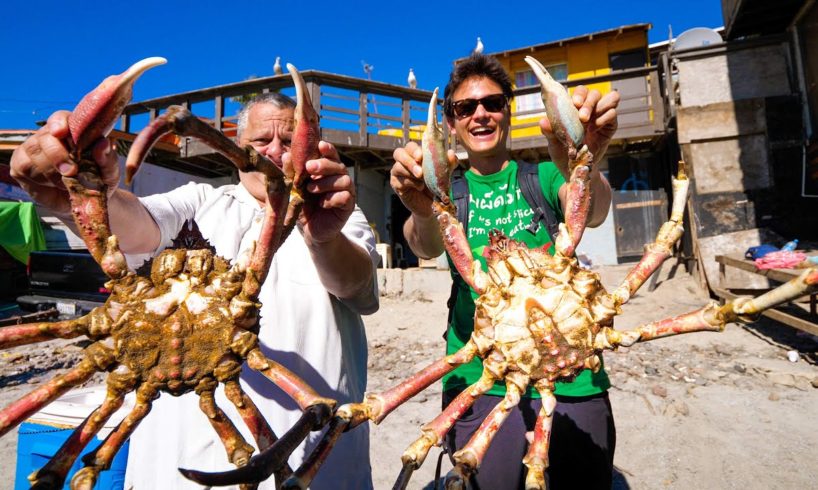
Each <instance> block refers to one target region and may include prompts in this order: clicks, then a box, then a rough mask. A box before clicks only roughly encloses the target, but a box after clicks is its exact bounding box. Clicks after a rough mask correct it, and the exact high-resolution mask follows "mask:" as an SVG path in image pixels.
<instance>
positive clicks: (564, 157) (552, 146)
mask: <svg viewBox="0 0 818 490" xmlns="http://www.w3.org/2000/svg"><path fill="white" fill-rule="evenodd" d="M571 101H572V102H573V103H574V106H575V107H576V108H577V109H578V110H579V120H580V122H582V124H583V126H584V127H585V144H586V145H587V146H588V150H589V151H590V152H591V154H592V155H593V156H594V159H595V160H597V161H599V160H600V159H601V158H602V156H603V155H604V154H605V151H606V150H607V149H608V144H609V143H610V142H611V139H612V138H613V135H614V133H616V128H617V127H618V122H617V115H616V108H617V106H618V105H619V92H616V91H611V92H608V93H607V94H605V96H604V97H603V96H602V94H600V92H599V91H598V90H596V89H594V90H588V87H586V86H584V85H579V86H577V87H576V88H575V89H574V92H573V94H571ZM540 130H541V131H542V133H543V135H545V137H546V138H547V139H548V152H549V154H550V155H551V159H552V160H553V161H554V163H556V164H557V166H559V167H560V169H561V170H564V169H567V164H568V148H566V147H565V146H564V145H563V144H562V143H561V142H560V141H558V140H557V138H556V136H555V135H554V131H553V129H552V127H551V122H550V121H549V120H548V118H547V117H543V118H542V119H540ZM563 173H566V172H563Z"/></svg>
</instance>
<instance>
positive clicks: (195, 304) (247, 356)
mask: <svg viewBox="0 0 818 490" xmlns="http://www.w3.org/2000/svg"><path fill="white" fill-rule="evenodd" d="M163 63H165V60H164V59H163V58H148V59H145V60H143V61H140V62H138V63H136V64H135V65H133V66H132V67H131V68H129V69H128V70H127V71H125V72H124V73H122V74H121V75H117V76H112V77H109V78H107V79H106V80H105V81H103V82H102V84H101V85H99V86H98V87H97V88H96V89H95V90H94V91H92V92H91V93H89V94H88V95H86V96H85V98H83V100H82V101H80V103H79V105H78V106H77V107H76V108H75V109H74V111H73V113H72V114H71V115H70V116H69V129H70V137H69V138H68V140H67V141H66V144H67V145H68V148H69V149H70V154H71V156H70V158H71V160H72V162H73V163H75V164H76V165H77V166H78V168H79V171H78V173H77V174H76V175H75V176H72V177H63V183H64V185H65V187H66V189H67V190H68V193H69V195H70V202H71V212H72V215H73V217H74V220H75V222H76V225H77V229H78V230H79V233H80V235H81V236H82V238H83V239H84V241H85V243H86V244H87V246H88V249H89V250H90V251H91V253H92V255H93V257H94V258H95V259H96V261H97V262H98V263H99V264H100V265H101V266H102V269H103V270H104V271H105V273H106V274H107V275H108V276H109V277H110V278H111V280H110V281H109V282H108V283H107V287H108V288H109V289H110V291H111V295H110V297H109V299H108V300H107V301H106V302H105V304H104V305H103V306H101V307H98V308H95V309H94V310H93V311H92V312H91V313H89V314H88V315H86V316H83V317H80V318H76V319H71V320H65V321H59V322H54V323H32V324H26V325H17V326H10V327H5V328H2V329H0V348H9V347H14V346H19V345H24V344H30V343H34V342H40V341H44V340H49V339H53V338H73V337H78V336H86V337H87V338H89V339H90V340H91V341H92V342H93V343H91V345H89V346H88V347H87V348H86V349H85V358H84V359H83V360H82V361H81V362H80V363H79V365H77V366H76V367H74V368H73V369H71V370H70V371H68V372H67V373H65V374H62V375H59V376H57V377H55V378H54V379H52V380H50V381H48V382H46V383H45V384H43V385H42V386H40V387H38V388H37V389H35V390H34V391H32V392H30V393H28V394H27V395H25V396H23V397H22V398H20V399H19V400H17V401H15V402H13V403H12V404H10V405H8V406H7V407H5V408H3V409H2V411H0V436H2V435H3V434H5V433H7V432H8V431H9V430H11V429H13V428H14V427H15V426H17V425H18V424H19V423H20V422H22V421H23V420H25V419H26V418H27V417H29V416H30V415H32V414H33V413H35V412H37V411H38V410H39V409H40V408H42V407H43V406H45V405H46V404H48V403H50V402H52V401H53V400H55V399H56V398H58V397H59V396H60V395H62V394H64V393H65V392H67V391H68V390H70V389H71V388H72V387H74V386H77V385H79V384H81V383H83V382H84V381H86V380H88V379H89V378H90V377H91V376H92V375H93V374H94V373H95V372H97V371H107V372H108V375H107V393H106V396H105V399H104V401H103V403H102V405H101V406H100V407H99V408H97V409H96V410H94V411H93V412H92V413H91V414H90V415H89V416H88V418H87V419H85V421H84V422H83V423H82V424H81V425H80V426H79V427H77V429H76V430H74V431H73V433H72V434H71V436H70V437H69V438H68V440H67V441H66V442H65V444H64V445H63V446H62V447H61V448H60V449H59V450H58V452H57V453H56V455H55V456H54V457H53V458H52V459H51V460H50V461H49V462H48V463H47V464H46V465H45V466H44V467H42V468H40V469H39V470H37V471H35V472H34V473H33V474H32V475H31V476H30V477H29V479H30V480H31V482H32V485H33V486H36V487H37V488H54V489H56V488H62V486H63V482H64V480H65V478H66V475H67V473H68V471H69V470H70V468H71V466H72V464H73V463H74V460H75V459H76V458H77V456H78V454H79V453H80V452H81V451H82V450H83V448H84V447H85V446H86V445H87V444H88V443H89V442H90V440H91V439H93V438H94V437H95V435H96V433H97V432H98V431H99V430H100V428H101V427H102V426H103V424H104V423H105V422H106V420H107V419H108V418H109V417H110V416H111V415H112V414H113V413H114V412H116V410H117V409H119V408H120V407H121V406H122V404H123V400H124V397H125V395H126V394H127V393H129V392H132V391H135V392H136V401H135V406H134V408H133V410H131V411H130V413H128V414H127V415H126V416H125V418H124V420H123V421H122V422H121V423H120V424H119V425H118V426H117V427H116V428H115V429H114V430H113V431H112V432H111V434H110V435H109V436H108V437H107V438H106V439H105V440H104V441H103V443H102V444H101V445H100V446H99V447H98V448H97V449H96V450H94V451H92V452H91V453H89V454H88V455H86V456H85V458H84V463H85V466H84V468H83V469H82V470H80V471H79V472H78V473H77V474H76V475H75V476H74V478H73V479H72V481H71V487H72V488H73V489H80V488H82V489H90V488H92V487H93V486H94V484H95V481H96V479H97V477H98V475H99V472H100V471H103V470H105V469H107V468H108V467H109V466H110V464H111V461H112V459H113V457H114V456H115V455H116V453H117V451H118V450H119V448H120V447H121V446H122V444H123V443H124V442H125V441H126V440H127V439H128V437H129V436H130V434H131V433H132V432H133V430H135V429H136V427H137V425H138V424H139V422H140V420H141V419H142V418H143V417H145V416H146V415H147V414H148V412H149V411H150V409H151V403H152V401H153V400H154V399H155V398H156V397H158V396H159V395H160V394H161V393H162V392H166V393H170V394H171V395H174V396H178V395H181V394H184V393H187V392H190V391H195V392H196V393H197V394H198V395H199V397H200V407H201V409H202V411H203V412H204V414H203V416H206V417H207V419H208V420H209V421H210V423H211V424H212V426H213V428H214V430H215V431H216V432H217V433H218V435H219V437H220V438H221V440H222V441H223V443H224V446H225V449H226V450H227V455H228V458H229V460H230V461H231V462H232V463H233V464H235V465H237V466H242V465H245V464H246V463H247V462H248V461H249V460H250V455H251V453H252V452H253V450H254V448H253V446H251V445H249V444H248V443H247V442H246V441H245V440H244V438H243V437H242V436H241V434H240V433H239V431H238V430H237V429H236V427H235V425H234V424H233V422H232V421H230V420H229V419H228V418H227V417H226V416H225V414H224V412H222V410H221V409H220V408H219V407H218V406H217V405H216V403H215V401H214V396H213V393H214V390H215V389H216V387H217V386H218V384H219V383H223V384H224V386H225V392H226V394H227V397H228V398H229V399H230V401H231V402H232V403H233V404H235V406H236V408H237V409H238V412H239V413H240V414H241V417H242V418H243V420H244V423H245V424H247V426H248V428H249V429H250V432H251V433H252V434H253V437H254V438H255V440H256V444H257V445H258V447H259V448H260V449H262V450H263V449H266V448H269V447H271V446H272V445H273V443H274V442H276V440H277V439H276V436H275V435H274V434H273V431H272V429H271V428H270V426H269V424H268V423H267V421H266V420H265V419H264V417H263V416H262V414H261V413H259V411H258V410H257V408H256V407H255V405H254V404H253V402H252V400H251V399H250V398H249V397H248V396H247V395H246V394H245V393H244V392H243V390H242V388H241V387H240V385H239V382H238V377H239V373H240V372H241V367H242V364H243V363H245V362H247V364H248V365H249V366H250V367H252V368H253V369H256V370H258V371H260V372H261V373H263V374H264V375H265V376H267V377H268V378H269V379H270V380H271V381H272V382H273V383H275V384H276V385H278V386H279V387H280V388H281V389H283V390H284V391H285V392H287V393H288V394H290V395H291V396H292V397H293V399H294V400H295V401H296V402H297V403H298V404H299V406H300V407H301V408H302V409H303V410H304V416H303V417H302V419H301V420H300V421H299V422H298V424H297V425H296V426H295V427H294V428H293V429H292V430H291V431H289V432H288V433H287V434H285V435H284V436H283V437H282V439H280V440H278V444H276V446H278V447H280V448H282V450H287V448H289V451H292V449H293V448H294V447H295V446H297V445H298V444H299V443H300V441H301V440H302V439H303V438H304V437H305V436H306V434H307V433H309V431H310V430H311V429H312V428H313V426H316V425H318V426H320V425H323V424H324V423H325V422H326V420H328V419H329V417H330V415H331V413H332V410H333V408H334V407H335V401H334V400H330V399H326V398H322V397H320V396H319V395H318V394H317V393H316V392H315V391H314V390H312V389H311V388H310V387H309V386H307V385H306V383H304V382H303V381H302V380H301V379H299V378H298V376H297V375H295V374H294V373H292V372H290V371H288V370H287V369H286V368H284V367H283V366H281V365H280V364H278V363H276V362H274V361H272V360H270V359H268V358H267V357H265V356H264V354H262V352H261V350H260V349H259V345H258V337H257V335H256V334H257V333H258V328H259V323H258V322H259V316H258V312H259V306H260V304H259V303H258V294H259V290H260V288H261V284H262V283H263V282H264V279H265V277H266V274H267V270H268V268H269V266H270V262H271V260H272V257H273V255H274V254H275V252H276V250H277V249H278V247H279V245H280V244H281V243H282V242H283V241H284V240H285V238H286V237H287V236H288V234H289V233H290V231H291V230H292V229H293V226H294V225H295V222H296V218H297V216H298V215H299V212H300V209H301V206H302V205H303V198H302V192H303V186H304V181H305V176H306V172H305V166H306V161H307V160H309V159H312V158H315V155H317V153H318V146H317V143H318V142H317V139H316V135H317V134H318V133H317V131H318V127H317V124H318V119H317V117H316V114H315V111H314V110H313V109H312V106H311V103H310V100H309V97H308V96H307V94H306V92H305V86H304V82H303V80H302V79H301V76H300V75H299V74H298V72H297V70H295V68H294V67H292V66H289V65H288V66H289V68H290V72H291V73H292V75H293V80H294V83H295V85H296V91H297V93H298V106H297V107H296V111H295V113H296V116H295V119H296V127H295V129H294V135H293V141H292V156H293V158H292V165H291V166H288V167H287V168H285V169H283V171H282V170H281V169H279V168H278V167H276V165H275V164H273V163H272V162H271V161H269V160H267V159H266V158H264V157H263V156H262V155H260V154H258V153H257V152H256V151H255V150H253V149H252V148H250V147H248V148H244V149H243V148H239V147H238V146H236V145H235V144H234V143H233V142H232V141H231V140H230V139H228V138H226V137H225V136H224V135H222V133H220V132H219V131H217V130H215V129H214V128H212V127H211V126H209V125H207V124H206V123H204V122H202V121H201V120H200V119H198V118H196V117H195V116H192V115H191V114H190V112H189V111H187V110H186V109H184V108H182V107H178V106H174V107H171V108H169V109H168V111H167V112H166V113H164V114H163V115H161V116H160V117H158V118H157V119H155V120H154V121H153V122H152V123H151V124H149V125H148V127H146V129H145V130H143V132H141V133H140V135H139V136H138V137H137V139H136V140H135V141H134V144H133V147H132V148H131V152H130V153H129V156H128V161H127V163H126V169H127V172H126V173H127V179H128V180H130V178H131V177H132V176H133V174H134V173H135V172H136V170H137V168H138V166H139V165H140V162H141V161H142V160H143V158H144V156H145V155H146V154H147V152H148V150H149V149H150V147H151V146H152V145H153V144H154V143H155V142H156V141H157V140H158V139H159V138H160V137H161V136H162V135H163V134H165V133H167V132H168V131H174V132H176V133H179V134H183V135H187V136H197V137H199V138H202V139H203V140H204V141H205V142H206V143H208V144H210V145H211V146H213V147H214V148H216V149H217V150H218V151H220V152H221V153H223V154H224V155H225V156H226V157H228V158H229V159H230V160H231V161H232V162H233V163H234V164H235V165H236V166H237V167H238V168H239V169H240V170H242V171H259V172H262V173H263V174H264V176H265V182H266V192H267V197H268V200H267V206H266V214H265V221H264V224H263V225H262V229H261V233H260V236H259V238H258V240H257V242H256V244H255V246H254V248H253V250H251V251H248V252H247V253H245V254H244V255H242V256H241V257H240V258H239V259H238V260H237V261H236V263H234V264H232V265H231V264H230V263H228V262H227V261H226V260H224V259H222V258H221V257H218V256H217V255H215V253H214V251H213V250H212V248H209V247H207V246H204V247H197V248H171V249H167V250H165V251H163V252H161V253H160V254H159V255H158V256H156V257H155V258H154V259H153V262H152V265H151V268H150V273H149V275H147V276H140V275H137V274H136V273H135V272H134V271H132V270H130V269H129V268H128V265H127V263H126V261H125V257H124V255H123V254H122V252H121V251H120V248H119V244H118V241H117V238H116V236H115V235H112V234H111V231H110V226H109V221H108V210H107V199H108V194H107V186H106V185H105V183H104V182H103V181H102V179H101V177H100V170H99V167H98V166H97V164H96V163H95V162H94V161H93V159H92V157H91V156H90V155H89V150H90V147H91V146H92V145H93V144H94V143H95V142H96V141H97V140H98V139H99V138H102V137H105V136H107V135H108V133H109V132H110V130H111V129H112V128H113V125H114V123H115V122H116V119H117V118H118V117H119V115H120V113H121V112H122V109H123V108H124V107H125V105H126V104H127V103H128V102H129V100H130V98H131V93H132V87H133V83H134V81H135V80H136V78H137V77H139V76H140V75H141V74H142V73H143V72H144V71H145V70H147V69H148V68H151V67H153V66H156V65H160V64H163ZM305 113H306V117H305V116H304V114H305ZM175 245H177V244H175ZM275 472H276V476H277V478H283V477H285V476H287V475H288V474H289V472H290V470H289V468H288V467H287V466H286V462H285V463H282V464H280V465H278V466H277V467H276V468H275Z"/></svg>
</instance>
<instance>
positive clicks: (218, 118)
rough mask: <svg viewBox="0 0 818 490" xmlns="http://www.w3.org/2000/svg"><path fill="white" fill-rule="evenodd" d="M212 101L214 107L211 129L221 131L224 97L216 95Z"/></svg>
mask: <svg viewBox="0 0 818 490" xmlns="http://www.w3.org/2000/svg"><path fill="white" fill-rule="evenodd" d="M213 101H214V102H215V104H216V107H215V108H214V109H213V127H215V128H216V129H218V130H219V131H221V130H222V118H223V117H224V97H222V96H221V95H217V96H216V97H215V98H214V99H213Z"/></svg>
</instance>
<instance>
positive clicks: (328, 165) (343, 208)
mask: <svg viewBox="0 0 818 490" xmlns="http://www.w3.org/2000/svg"><path fill="white" fill-rule="evenodd" d="M318 151H319V153H320V154H321V158H318V159H315V160H308V161H307V173H308V174H309V180H308V181H307V184H306V190H307V193H308V194H310V195H311V196H305V200H304V208H303V211H302V213H301V216H300V217H299V226H300V228H301V230H302V232H303V234H304V239H305V240H306V241H307V243H323V242H328V241H330V240H332V239H334V238H336V237H337V236H339V235H340V233H341V229H342V228H343V227H344V224H346V222H347V219H349V216H350V215H351V214H352V211H353V210H354V209H355V184H354V182H353V181H352V178H351V177H350V176H349V174H348V173H347V170H346V165H344V164H343V163H342V162H341V158H340V157H339V156H338V151H337V150H336V149H335V147H334V146H333V145H331V144H330V143H327V142H326V141H321V142H319V143H318ZM291 158H292V155H291V154H290V153H289V152H287V153H285V154H284V155H282V160H283V161H284V165H285V166H286V165H289V164H290V161H291V160H290V159H291Z"/></svg>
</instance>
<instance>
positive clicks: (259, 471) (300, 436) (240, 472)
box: [179, 348, 336, 486]
mask: <svg viewBox="0 0 818 490" xmlns="http://www.w3.org/2000/svg"><path fill="white" fill-rule="evenodd" d="M247 365H248V366H250V367H251V368H252V369H255V370H256V371H258V372H260V373H261V374H263V375H264V376H265V377H267V378H268V379H269V380H270V381H272V382H273V383H274V384H275V385H276V386H278V387H279V388H281V389H282V390H283V391H284V392H285V393H287V394H288V395H289V396H290V397H291V398H292V399H293V400H294V401H295V402H296V403H297V404H298V406H299V407H300V408H301V410H302V411H303V412H304V413H303V415H302V416H301V418H300V419H299V420H298V422H296V424H295V425H294V426H293V427H292V428H291V429H290V430H289V431H287V433H286V434H284V435H283V436H281V438H280V439H279V440H278V441H276V443H275V444H273V445H272V446H270V447H268V448H267V449H265V450H263V451H262V452H261V453H259V454H258V455H256V456H254V457H252V458H251V459H250V461H249V462H248V463H247V464H246V465H244V466H242V467H241V468H238V469H236V470H231V471H225V472H216V473H207V472H202V471H196V470H189V469H182V468H179V471H181V472H182V474H183V475H184V476H185V477H186V478H188V479H190V480H193V481H195V482H197V483H199V484H202V485H211V486H222V485H233V484H236V483H256V482H261V481H264V480H265V479H267V478H269V477H270V475H272V474H273V473H274V472H276V471H279V470H280V469H281V468H282V467H283V466H284V465H285V464H286V462H287V458H289V456H290V454H291V453H292V452H293V451H294V450H295V448H296V447H298V445H299V444H301V441H303V440H304V439H305V438H306V437H307V435H309V433H310V432H311V431H313V430H318V429H320V428H322V427H323V426H325V425H326V424H327V423H328V422H329V421H330V418H331V415H332V412H333V410H334V409H335V404H336V402H335V400H332V399H330V398H324V397H322V396H320V395H319V394H318V393H317V392H316V391H315V390H313V389H312V387H310V386H309V385H308V384H307V383H305V382H304V381H303V380H302V379H301V378H299V377H298V376H297V375H296V374H295V373H293V372H292V371H290V370H289V369H287V368H285V367H284V366H282V365H281V364H279V363H277V362H275V361H273V360H271V359H268V358H267V357H266V356H265V355H264V354H262V353H261V351H260V350H259V349H258V348H254V349H252V350H250V351H249V352H248V353H247Z"/></svg>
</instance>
